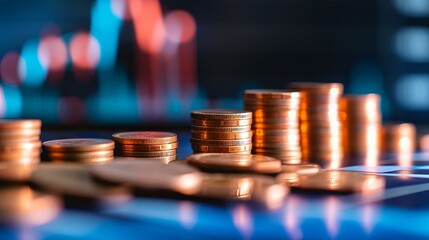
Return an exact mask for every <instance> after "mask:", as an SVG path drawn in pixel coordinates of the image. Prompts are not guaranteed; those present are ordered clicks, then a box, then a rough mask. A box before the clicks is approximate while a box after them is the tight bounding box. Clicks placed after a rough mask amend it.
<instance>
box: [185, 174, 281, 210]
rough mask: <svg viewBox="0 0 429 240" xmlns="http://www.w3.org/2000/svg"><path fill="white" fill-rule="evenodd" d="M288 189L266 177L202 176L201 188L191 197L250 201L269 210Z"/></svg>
mask: <svg viewBox="0 0 429 240" xmlns="http://www.w3.org/2000/svg"><path fill="white" fill-rule="evenodd" d="M288 193H289V188H288V187H286V186H285V185H284V184H278V183H276V182H275V181H274V180H273V179H272V178H270V177H266V176H255V175H243V174H220V173H217V174H204V177H203V180H202V184H201V187H200V188H199V190H198V191H197V192H196V193H194V194H193V195H192V196H194V197H197V198H202V199H216V200H234V201H250V202H255V203H258V204H263V205H265V206H266V207H269V208H277V207H279V206H280V205H281V204H282V203H283V201H284V199H285V197H286V196H287V194H288Z"/></svg>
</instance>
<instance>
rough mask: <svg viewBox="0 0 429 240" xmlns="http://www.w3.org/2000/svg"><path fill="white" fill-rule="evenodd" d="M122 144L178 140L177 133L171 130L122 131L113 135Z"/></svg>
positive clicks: (159, 142)
mask: <svg viewBox="0 0 429 240" xmlns="http://www.w3.org/2000/svg"><path fill="white" fill-rule="evenodd" d="M112 138H113V140H115V141H117V142H119V143H122V144H165V143H174V142H177V134H175V133H169V132H122V133H115V134H113V135H112Z"/></svg>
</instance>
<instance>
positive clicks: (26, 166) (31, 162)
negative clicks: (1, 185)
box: [0, 157, 40, 182]
mask: <svg viewBox="0 0 429 240" xmlns="http://www.w3.org/2000/svg"><path fill="white" fill-rule="evenodd" d="M39 163H40V158H32V157H30V158H18V159H14V160H13V161H1V162H0V181H7V182H24V181H27V180H29V179H30V177H31V173H32V172H33V170H35V169H36V168H37V166H38V165H39Z"/></svg>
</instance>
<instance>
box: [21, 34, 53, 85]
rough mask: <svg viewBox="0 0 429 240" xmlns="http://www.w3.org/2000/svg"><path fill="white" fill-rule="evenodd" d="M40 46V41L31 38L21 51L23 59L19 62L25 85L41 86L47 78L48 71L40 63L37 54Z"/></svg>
mask: <svg viewBox="0 0 429 240" xmlns="http://www.w3.org/2000/svg"><path fill="white" fill-rule="evenodd" d="M38 46H39V41H37V40H30V41H28V42H27V43H26V44H25V45H24V47H23V48H22V51H21V56H22V59H21V60H20V62H19V73H20V76H21V77H22V79H23V84H24V85H25V86H30V87H38V86H41V85H42V84H43V82H44V80H45V78H46V74H47V71H46V69H45V68H43V66H42V64H41V63H40V61H39V56H38V54H37V48H38Z"/></svg>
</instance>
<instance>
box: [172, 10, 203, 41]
mask: <svg viewBox="0 0 429 240" xmlns="http://www.w3.org/2000/svg"><path fill="white" fill-rule="evenodd" d="M165 26H166V28H167V38H168V40H170V41H172V42H175V43H184V42H188V41H189V40H191V39H193V38H194V36H195V31H196V23H195V19H194V18H193V17H192V15H191V14H189V13H188V12H186V11H182V10H176V11H172V12H170V13H169V14H167V16H166V17H165Z"/></svg>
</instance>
